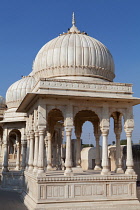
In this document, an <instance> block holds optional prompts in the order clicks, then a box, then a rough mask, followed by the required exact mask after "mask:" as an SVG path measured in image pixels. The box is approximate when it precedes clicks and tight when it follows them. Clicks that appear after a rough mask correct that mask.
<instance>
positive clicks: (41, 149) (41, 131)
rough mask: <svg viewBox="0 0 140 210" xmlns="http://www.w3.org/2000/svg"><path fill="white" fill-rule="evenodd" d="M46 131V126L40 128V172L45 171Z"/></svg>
mask: <svg viewBox="0 0 140 210" xmlns="http://www.w3.org/2000/svg"><path fill="white" fill-rule="evenodd" d="M44 131H45V129H44V128H42V129H39V151H38V164H37V166H38V171H37V173H38V174H42V173H44Z"/></svg>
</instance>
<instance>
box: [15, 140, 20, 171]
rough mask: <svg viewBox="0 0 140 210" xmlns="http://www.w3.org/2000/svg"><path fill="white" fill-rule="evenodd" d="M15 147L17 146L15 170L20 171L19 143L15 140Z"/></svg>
mask: <svg viewBox="0 0 140 210" xmlns="http://www.w3.org/2000/svg"><path fill="white" fill-rule="evenodd" d="M16 145H17V159H16V170H19V169H20V143H19V139H17V142H16Z"/></svg>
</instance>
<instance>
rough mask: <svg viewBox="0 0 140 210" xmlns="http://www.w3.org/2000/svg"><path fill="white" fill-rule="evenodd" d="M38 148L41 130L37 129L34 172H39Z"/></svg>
mask: <svg viewBox="0 0 140 210" xmlns="http://www.w3.org/2000/svg"><path fill="white" fill-rule="evenodd" d="M38 150H39V132H38V131H35V147H34V162H33V166H34V169H33V172H37V169H38V167H37V165H38Z"/></svg>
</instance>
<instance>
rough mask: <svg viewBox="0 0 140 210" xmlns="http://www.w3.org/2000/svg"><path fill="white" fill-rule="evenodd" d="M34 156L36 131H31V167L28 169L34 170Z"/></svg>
mask: <svg viewBox="0 0 140 210" xmlns="http://www.w3.org/2000/svg"><path fill="white" fill-rule="evenodd" d="M33 158H34V132H33V131H31V132H30V148H29V162H28V164H29V168H28V171H32V170H33Z"/></svg>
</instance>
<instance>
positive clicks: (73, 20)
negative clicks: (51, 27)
mask: <svg viewBox="0 0 140 210" xmlns="http://www.w3.org/2000/svg"><path fill="white" fill-rule="evenodd" d="M75 23H76V21H75V14H74V12H73V13H72V25H73V26H75Z"/></svg>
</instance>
